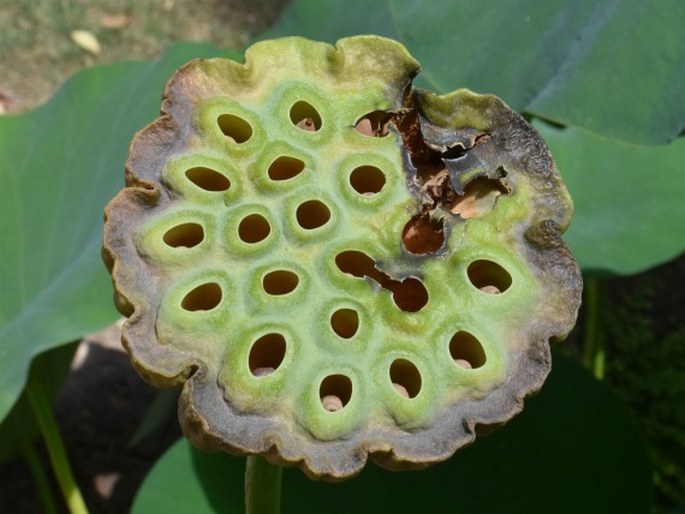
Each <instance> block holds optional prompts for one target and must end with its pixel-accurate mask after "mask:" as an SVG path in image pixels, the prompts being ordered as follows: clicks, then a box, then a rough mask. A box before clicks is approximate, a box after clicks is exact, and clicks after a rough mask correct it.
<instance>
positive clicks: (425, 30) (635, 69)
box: [267, 0, 685, 143]
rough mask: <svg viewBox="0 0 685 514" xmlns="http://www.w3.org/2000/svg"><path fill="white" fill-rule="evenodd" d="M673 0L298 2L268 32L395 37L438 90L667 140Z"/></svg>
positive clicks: (675, 51) (676, 1) (679, 113)
mask: <svg viewBox="0 0 685 514" xmlns="http://www.w3.org/2000/svg"><path fill="white" fill-rule="evenodd" d="M683 20H685V2H682V1H681V0H646V1H640V2H627V1H621V0H606V1H602V2H595V1H594V0H548V1H546V2H540V1H538V0H511V1H507V2H504V1H501V0H484V1H480V2H473V1H472V0H453V1H449V2H447V1H443V2H435V1H434V0H383V1H377V2H373V3H370V2H367V1H366V0H348V1H346V2H338V1H336V0H294V1H293V2H292V3H291V4H290V5H289V6H288V7H287V8H286V10H285V11H284V14H283V17H282V20H281V22H280V23H279V24H278V25H277V26H276V27H274V29H272V30H271V31H270V32H268V33H267V36H273V35H283V34H299V35H302V36H306V37H310V38H312V39H320V40H324V41H330V42H333V41H335V40H336V39H338V38H340V37H343V36H348V35H353V34H361V33H377V34H382V35H388V36H391V37H394V38H396V39H399V40H400V41H402V42H403V43H404V44H405V45H406V46H407V48H408V49H409V51H410V52H411V53H412V54H413V55H414V57H416V58H417V59H418V60H419V62H421V64H422V65H423V67H424V71H423V73H422V77H423V79H422V80H423V81H424V82H425V83H427V84H428V85H430V86H431V87H432V88H434V89H436V90H437V91H438V92H447V91H451V90H454V89H457V88H458V87H468V88H469V89H472V90H474V91H477V92H479V93H495V94H497V95H499V96H501V97H502V98H504V99H505V101H507V102H508V103H509V104H510V105H511V106H512V107H513V108H515V109H517V110H519V111H522V110H526V111H529V112H531V113H534V114H536V115H538V116H540V117H543V118H548V119H552V120H556V121H558V122H561V123H563V124H566V125H572V126H579V127H584V128H586V129H590V130H592V131H595V132H599V133H603V134H606V135H609V136H612V137H614V138H619V139H625V140H627V141H633V142H642V143H664V142H666V141H669V140H671V139H673V138H674V137H676V136H677V135H678V134H679V133H680V132H681V131H682V129H683V127H685V102H682V84H683V83H685V66H683V62H684V61H685V31H684V30H682V24H683Z"/></svg>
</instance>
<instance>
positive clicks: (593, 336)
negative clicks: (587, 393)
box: [583, 278, 606, 380]
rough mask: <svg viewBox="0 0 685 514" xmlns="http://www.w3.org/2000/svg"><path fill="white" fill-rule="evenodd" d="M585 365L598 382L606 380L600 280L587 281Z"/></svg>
mask: <svg viewBox="0 0 685 514" xmlns="http://www.w3.org/2000/svg"><path fill="white" fill-rule="evenodd" d="M583 335H584V350H583V364H585V367H586V368H588V369H589V370H590V371H592V373H593V374H594V376H595V378H596V379H597V380H602V379H604V364H605V358H606V355H605V348H604V332H603V330H602V287H601V284H600V282H599V280H598V279H596V278H591V279H587V280H586V281H585V331H584V334H583Z"/></svg>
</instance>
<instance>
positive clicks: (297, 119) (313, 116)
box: [290, 100, 321, 132]
mask: <svg viewBox="0 0 685 514" xmlns="http://www.w3.org/2000/svg"><path fill="white" fill-rule="evenodd" d="M290 121H292V122H293V125H295V126H296V127H297V128H299V129H300V130H304V131H307V132H316V131H317V130H319V129H320V128H321V116H320V115H319V112H318V111H317V110H316V109H315V108H314V106H313V105H312V104H310V103H308V102H305V101H303V100H300V101H299V102H295V104H294V105H293V106H292V107H291V108H290Z"/></svg>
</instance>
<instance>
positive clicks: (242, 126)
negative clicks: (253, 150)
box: [217, 114, 252, 144]
mask: <svg viewBox="0 0 685 514" xmlns="http://www.w3.org/2000/svg"><path fill="white" fill-rule="evenodd" d="M217 123H218V124H219V129H221V132H223V133H224V135H225V136H226V137H227V138H229V141H233V142H235V143H238V144H242V143H245V142H246V141H247V140H248V139H250V138H251V137H252V127H251V126H250V124H249V123H248V122H247V121H245V120H244V119H242V118H240V117H238V116H235V115H234V114H222V115H221V116H219V117H218V118H217Z"/></svg>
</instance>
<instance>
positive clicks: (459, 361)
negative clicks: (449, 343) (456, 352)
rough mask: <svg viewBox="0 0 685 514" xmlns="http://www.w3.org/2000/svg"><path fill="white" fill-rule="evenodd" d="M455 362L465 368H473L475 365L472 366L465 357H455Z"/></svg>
mask: <svg viewBox="0 0 685 514" xmlns="http://www.w3.org/2000/svg"><path fill="white" fill-rule="evenodd" d="M454 363H455V364H456V365H457V366H459V367H462V368H465V369H472V368H473V366H471V363H470V362H469V361H467V360H465V359H454Z"/></svg>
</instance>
